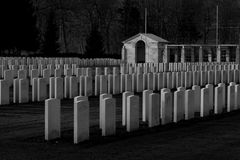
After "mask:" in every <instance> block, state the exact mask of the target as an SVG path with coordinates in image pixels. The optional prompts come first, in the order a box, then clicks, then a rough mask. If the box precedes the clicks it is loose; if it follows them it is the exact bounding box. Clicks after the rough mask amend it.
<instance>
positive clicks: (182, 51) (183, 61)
mask: <svg viewBox="0 0 240 160" xmlns="http://www.w3.org/2000/svg"><path fill="white" fill-rule="evenodd" d="M185 62H186V60H185V47H184V46H182V49H181V63H185Z"/></svg>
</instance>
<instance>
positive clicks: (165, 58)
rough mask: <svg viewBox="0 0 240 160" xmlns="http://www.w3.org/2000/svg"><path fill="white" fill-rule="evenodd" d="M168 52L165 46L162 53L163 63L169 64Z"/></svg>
mask: <svg viewBox="0 0 240 160" xmlns="http://www.w3.org/2000/svg"><path fill="white" fill-rule="evenodd" d="M168 51H169V49H168V46H167V45H165V48H164V52H163V63H169V60H170V59H169V58H170V56H169V54H170V52H169V53H168Z"/></svg>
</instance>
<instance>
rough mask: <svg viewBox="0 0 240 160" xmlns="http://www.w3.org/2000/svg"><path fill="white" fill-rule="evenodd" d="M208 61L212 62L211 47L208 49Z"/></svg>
mask: <svg viewBox="0 0 240 160" xmlns="http://www.w3.org/2000/svg"><path fill="white" fill-rule="evenodd" d="M208 62H212V51H211V48H209V49H208Z"/></svg>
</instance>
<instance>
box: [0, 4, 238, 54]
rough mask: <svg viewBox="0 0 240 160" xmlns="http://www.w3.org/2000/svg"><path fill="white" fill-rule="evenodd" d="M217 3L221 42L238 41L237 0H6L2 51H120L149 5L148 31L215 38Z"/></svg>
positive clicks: (174, 38) (180, 39)
mask: <svg viewBox="0 0 240 160" xmlns="http://www.w3.org/2000/svg"><path fill="white" fill-rule="evenodd" d="M217 5H218V6H219V43H239V42H240V16H239V15H240V2H239V0H207V1H203V0H114V1H113V0H21V1H20V0H2V1H0V7H1V8H0V12H1V29H0V51H1V54H4V53H5V54H10V55H18V54H20V53H21V51H27V52H33V53H35V55H42V56H63V55H65V54H64V53H67V55H69V56H72V55H78V54H80V55H81V56H82V57H92V58H93V57H103V56H104V57H106V56H105V54H106V55H109V54H110V55H116V54H118V55H119V54H120V53H121V47H122V41H123V40H125V39H127V38H129V37H130V36H133V35H135V34H137V33H139V32H144V10H145V8H147V9H148V23H147V24H148V25H147V26H148V27H147V28H148V33H153V34H156V35H158V36H160V37H162V38H164V39H167V40H168V41H170V42H171V43H215V29H216V6H217ZM83 54H85V55H83ZM112 57H114V56H112Z"/></svg>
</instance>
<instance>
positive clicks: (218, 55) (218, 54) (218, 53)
mask: <svg viewBox="0 0 240 160" xmlns="http://www.w3.org/2000/svg"><path fill="white" fill-rule="evenodd" d="M217 62H218V63H220V62H221V46H217Z"/></svg>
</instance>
